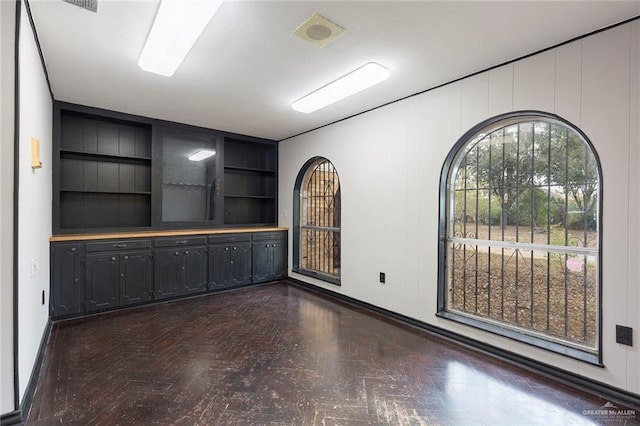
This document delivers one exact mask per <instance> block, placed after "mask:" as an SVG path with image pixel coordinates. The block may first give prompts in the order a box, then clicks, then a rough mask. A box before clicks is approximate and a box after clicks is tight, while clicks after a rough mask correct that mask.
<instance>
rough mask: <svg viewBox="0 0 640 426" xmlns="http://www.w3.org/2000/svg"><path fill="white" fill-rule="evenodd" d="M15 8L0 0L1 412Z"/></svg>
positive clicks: (7, 314) (1, 408) (7, 373)
mask: <svg viewBox="0 0 640 426" xmlns="http://www.w3.org/2000/svg"><path fill="white" fill-rule="evenodd" d="M15 9H16V3H15V2H13V1H0V32H1V33H0V60H1V62H0V93H2V96H0V132H1V133H0V414H2V413H8V412H10V411H13V410H14V408H15V406H14V402H13V401H14V399H13V151H14V150H13V128H14V125H13V117H14V111H13V108H14V82H15V80H14V67H15V55H14V50H15V49H14V43H15V19H16V18H15Z"/></svg>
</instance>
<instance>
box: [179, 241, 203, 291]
mask: <svg viewBox="0 0 640 426" xmlns="http://www.w3.org/2000/svg"><path fill="white" fill-rule="evenodd" d="M182 262H183V264H182V269H183V277H184V281H183V288H182V290H183V292H184V293H197V292H201V291H205V290H206V289H207V250H206V249H205V248H204V247H189V248H188V249H184V250H183V255H182Z"/></svg>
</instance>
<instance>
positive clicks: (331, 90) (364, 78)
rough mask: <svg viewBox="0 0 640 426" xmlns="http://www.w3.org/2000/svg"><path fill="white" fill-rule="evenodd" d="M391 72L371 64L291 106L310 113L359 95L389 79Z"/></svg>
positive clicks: (373, 63)
mask: <svg viewBox="0 0 640 426" xmlns="http://www.w3.org/2000/svg"><path fill="white" fill-rule="evenodd" d="M389 74H390V72H389V70H388V69H386V68H385V67H383V66H382V65H378V64H376V63H375V62H369V63H368V64H365V65H363V66H361V67H360V68H358V69H357V70H355V71H352V72H350V73H349V74H347V75H345V76H342V77H340V78H339V79H337V80H335V81H333V82H331V83H329V84H327V85H326V86H323V87H321V88H319V89H318V90H316V91H314V92H311V93H309V94H308V95H307V96H305V97H303V98H300V99H298V100H297V101H295V102H294V103H292V104H291V108H293V109H295V110H296V111H300V112H304V113H307V114H308V113H310V112H313V111H316V110H319V109H320V108H324V107H326V106H327V105H329V104H332V103H334V102H337V101H339V100H341V99H344V98H346V97H347V96H351V95H353V94H354V93H358V92H359V91H361V90H364V89H366V88H368V87H371V86H373V85H374V84H378V83H380V82H382V81H384V80H386V79H387V78H389Z"/></svg>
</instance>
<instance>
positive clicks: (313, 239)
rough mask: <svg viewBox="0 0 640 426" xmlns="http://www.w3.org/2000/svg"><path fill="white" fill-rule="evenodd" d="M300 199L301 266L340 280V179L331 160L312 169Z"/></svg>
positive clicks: (317, 164) (306, 178)
mask: <svg viewBox="0 0 640 426" xmlns="http://www.w3.org/2000/svg"><path fill="white" fill-rule="evenodd" d="M300 197H301V200H300V201H301V203H300V205H301V209H300V260H301V261H300V267H301V269H305V270H308V271H313V272H316V273H320V274H324V275H329V276H333V277H340V180H339V178H338V173H337V172H336V170H335V168H334V167H333V164H332V163H331V162H330V161H328V160H325V159H322V160H319V161H318V162H316V163H314V164H312V165H311V167H309V170H308V171H307V173H306V174H305V177H304V180H303V183H302V190H301V192H300Z"/></svg>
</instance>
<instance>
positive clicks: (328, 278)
mask: <svg viewBox="0 0 640 426" xmlns="http://www.w3.org/2000/svg"><path fill="white" fill-rule="evenodd" d="M292 272H295V273H296V274H300V275H305V276H307V277H311V278H315V279H317V280H321V281H324V282H327V283H329V284H335V285H337V286H340V278H339V277H334V276H332V275H326V274H321V273H319V272H315V271H309V270H307V269H299V268H293V269H292Z"/></svg>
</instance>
